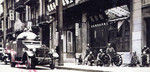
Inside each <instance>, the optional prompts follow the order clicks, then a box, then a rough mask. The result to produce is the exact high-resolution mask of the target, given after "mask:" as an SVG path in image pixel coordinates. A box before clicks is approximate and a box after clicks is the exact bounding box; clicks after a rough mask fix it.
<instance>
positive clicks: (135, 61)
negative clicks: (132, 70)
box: [130, 51, 140, 66]
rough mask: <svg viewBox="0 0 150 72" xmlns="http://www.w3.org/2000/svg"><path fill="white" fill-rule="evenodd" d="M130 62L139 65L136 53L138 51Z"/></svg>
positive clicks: (132, 64)
mask: <svg viewBox="0 0 150 72" xmlns="http://www.w3.org/2000/svg"><path fill="white" fill-rule="evenodd" d="M130 64H131V66H137V65H138V64H140V62H139V59H138V56H137V55H136V51H135V52H133V55H132V58H131V63H130Z"/></svg>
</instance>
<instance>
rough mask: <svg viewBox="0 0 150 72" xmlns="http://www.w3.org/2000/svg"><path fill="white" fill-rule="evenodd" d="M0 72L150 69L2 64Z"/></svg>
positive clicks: (147, 71)
mask: <svg viewBox="0 0 150 72" xmlns="http://www.w3.org/2000/svg"><path fill="white" fill-rule="evenodd" d="M0 72H150V67H125V66H124V65H122V66H120V67H116V66H110V67H99V66H88V65H77V64H75V63H65V64H64V66H56V68H55V69H54V70H51V69H50V68H49V67H48V66H36V68H35V69H26V68H25V65H16V67H13V68H12V67H10V65H9V64H8V65H5V64H4V63H3V62H0Z"/></svg>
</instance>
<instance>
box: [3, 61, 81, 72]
mask: <svg viewBox="0 0 150 72" xmlns="http://www.w3.org/2000/svg"><path fill="white" fill-rule="evenodd" d="M0 72H84V71H77V70H68V69H57V68H55V69H54V70H51V69H50V68H48V67H46V66H36V68H35V69H26V68H25V65H16V67H13V68H12V67H10V65H9V64H7V65H5V64H4V63H3V62H0Z"/></svg>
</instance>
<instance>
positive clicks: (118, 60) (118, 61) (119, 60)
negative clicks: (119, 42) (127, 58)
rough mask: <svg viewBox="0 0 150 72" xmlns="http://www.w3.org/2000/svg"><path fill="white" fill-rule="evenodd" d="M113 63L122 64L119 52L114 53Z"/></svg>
mask: <svg viewBox="0 0 150 72" xmlns="http://www.w3.org/2000/svg"><path fill="white" fill-rule="evenodd" d="M114 64H115V65H116V66H120V65H122V57H121V55H119V54H117V55H116V57H115V60H114Z"/></svg>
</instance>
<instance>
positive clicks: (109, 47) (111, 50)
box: [106, 43, 115, 65]
mask: <svg viewBox="0 0 150 72" xmlns="http://www.w3.org/2000/svg"><path fill="white" fill-rule="evenodd" d="M106 54H109V55H110V57H111V63H112V65H113V60H114V58H115V49H114V48H113V47H112V46H111V43H108V47H107V49H106Z"/></svg>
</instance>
